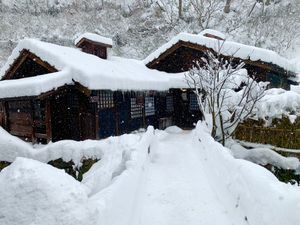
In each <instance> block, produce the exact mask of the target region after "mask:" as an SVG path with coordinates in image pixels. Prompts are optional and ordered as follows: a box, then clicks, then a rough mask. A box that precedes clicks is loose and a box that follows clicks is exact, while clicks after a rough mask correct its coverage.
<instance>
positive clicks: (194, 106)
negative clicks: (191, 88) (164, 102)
mask: <svg viewBox="0 0 300 225" xmlns="http://www.w3.org/2000/svg"><path fill="white" fill-rule="evenodd" d="M190 110H191V111H198V110H199V105H198V101H197V96H196V94H194V93H191V94H190Z"/></svg>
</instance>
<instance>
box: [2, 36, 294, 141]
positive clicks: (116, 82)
mask: <svg viewBox="0 0 300 225" xmlns="http://www.w3.org/2000/svg"><path fill="white" fill-rule="evenodd" d="M223 39H225V37H223V36H222V35H221V34H219V33H216V32H215V31H209V32H208V31H205V32H204V33H202V34H199V35H193V34H186V33H182V34H179V35H178V36H176V37H175V38H173V39H172V40H171V41H170V42H168V43H167V44H165V45H163V46H162V47H161V48H159V49H158V50H157V51H155V52H154V53H152V54H151V55H149V56H148V57H147V58H146V59H145V60H144V61H138V60H133V59H125V58H120V57H112V56H110V55H109V49H110V48H112V40H111V39H108V38H104V37H101V36H98V35H95V34H90V33H87V34H84V35H82V36H80V37H79V38H78V39H76V41H75V45H76V47H77V48H71V47H64V46H59V45H55V44H50V43H46V42H42V41H39V40H35V39H24V40H22V41H20V42H19V44H18V45H17V47H16V48H15V49H14V50H13V52H12V55H11V56H10V57H9V59H8V61H7V62H6V64H5V65H4V67H3V68H2V69H1V70H0V79H1V81H0V126H2V127H4V128H5V129H6V130H7V131H8V132H10V133H11V134H13V135H16V136H18V137H20V138H22V139H25V140H28V141H32V142H42V143H47V142H49V141H58V140H63V139H73V140H85V139H100V138H104V137H108V136H111V135H120V134H123V133H127V132H130V131H134V130H137V129H139V128H143V127H146V126H148V125H153V126H155V127H158V128H164V127H166V126H168V125H171V124H176V125H178V126H180V127H191V126H192V125H193V124H194V123H195V122H196V121H197V120H199V119H200V118H201V114H200V112H199V109H198V105H197V99H196V96H195V95H194V94H193V92H192V90H189V89H188V85H187V84H186V81H185V76H184V73H183V72H185V71H187V70H189V69H190V68H191V67H192V66H193V63H194V62H195V60H197V59H201V57H202V56H203V54H204V51H206V50H210V51H215V50H216V48H217V46H219V44H220V41H222V40H223ZM221 53H222V54H223V55H224V56H231V55H233V56H234V57H236V58H237V59H242V60H244V61H245V63H246V66H247V69H249V71H250V72H251V71H253V73H256V74H257V75H259V76H265V77H264V78H265V80H270V81H271V83H272V85H273V86H284V87H287V86H288V85H289V83H291V82H292V81H290V79H289V78H290V77H293V72H292V66H291V65H290V64H289V62H288V60H286V59H284V58H282V57H280V56H279V55H278V54H276V53H275V52H272V51H268V50H264V49H260V48H254V47H250V46H245V45H241V44H238V43H234V42H228V41H226V42H224V45H223V48H222V52H221ZM273 77H275V78H276V79H275V78H274V79H273ZM277 78H279V80H280V81H279V83H278V81H277Z"/></svg>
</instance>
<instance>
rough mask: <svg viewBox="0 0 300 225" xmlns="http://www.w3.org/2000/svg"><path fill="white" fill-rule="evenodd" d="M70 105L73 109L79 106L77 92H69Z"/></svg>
mask: <svg viewBox="0 0 300 225" xmlns="http://www.w3.org/2000/svg"><path fill="white" fill-rule="evenodd" d="M67 100H68V107H70V108H72V109H77V108H79V97H78V95H77V94H75V93H69V94H68V99H67Z"/></svg>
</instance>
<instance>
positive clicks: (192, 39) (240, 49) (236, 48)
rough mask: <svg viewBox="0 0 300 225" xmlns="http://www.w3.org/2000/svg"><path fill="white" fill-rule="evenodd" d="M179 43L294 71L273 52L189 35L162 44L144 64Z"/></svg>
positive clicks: (285, 60) (185, 34)
mask: <svg viewBox="0 0 300 225" xmlns="http://www.w3.org/2000/svg"><path fill="white" fill-rule="evenodd" d="M179 41H184V42H189V43H192V44H197V45H201V46H205V47H207V48H211V49H213V50H214V51H216V52H218V51H220V52H221V54H223V55H225V56H233V57H237V58H240V59H250V60H251V61H258V60H261V61H263V62H266V63H272V64H275V65H277V66H279V67H281V68H283V69H285V70H288V71H292V72H295V71H296V68H295V66H294V64H292V63H291V62H290V61H289V60H288V59H286V58H283V57H282V56H280V55H278V54H277V53H276V52H274V51H271V50H267V49H263V48H258V47H254V46H249V45H244V44H240V43H236V42H232V41H225V42H223V41H220V40H217V39H214V38H209V37H205V36H202V35H196V34H189V33H180V34H178V35H177V36H175V37H174V38H172V39H171V40H170V41H169V42H168V43H166V44H164V45H163V46H161V47H160V48H159V49H157V50H156V51H154V52H153V53H152V54H150V55H149V56H148V57H147V58H145V59H144V63H145V64H148V63H150V62H152V61H153V60H155V59H157V58H158V57H159V56H160V55H161V54H162V53H164V52H165V51H167V50H168V49H169V48H171V47H172V46H173V45H175V44H176V43H178V42H179ZM221 46H222V47H221ZM220 48H221V49H220Z"/></svg>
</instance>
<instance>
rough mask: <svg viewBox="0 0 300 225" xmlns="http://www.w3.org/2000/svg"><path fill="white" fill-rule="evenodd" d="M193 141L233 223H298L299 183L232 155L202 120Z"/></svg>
mask: <svg viewBox="0 0 300 225" xmlns="http://www.w3.org/2000/svg"><path fill="white" fill-rule="evenodd" d="M193 135H194V140H193V144H194V146H195V148H197V149H199V150H198V155H199V159H200V160H201V163H202V164H203V169H204V170H205V173H206V174H207V177H208V179H209V185H210V186H211V187H212V188H213V189H214V191H215V193H216V194H217V195H218V198H219V200H220V203H221V204H222V205H223V206H224V207H225V208H226V214H228V216H229V217H230V220H231V221H239V222H236V224H257V225H258V224H259V225H267V224H270V221H272V224H274V225H290V224H299V217H298V212H299V210H300V192H299V187H297V186H292V185H289V184H285V183H281V182H279V181H278V180H277V178H276V177H275V176H274V175H273V174H272V173H271V172H269V171H268V170H266V169H264V168H263V167H261V166H258V165H255V164H253V163H251V162H248V161H245V160H238V159H234V158H233V157H232V156H231V154H230V152H229V150H228V149H226V148H224V147H223V146H222V145H220V144H219V143H216V142H215V141H214V140H213V139H212V137H211V136H210V134H209V131H208V130H207V128H206V127H205V125H204V124H201V123H198V125H197V128H196V130H195V131H194V134H193Z"/></svg>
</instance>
